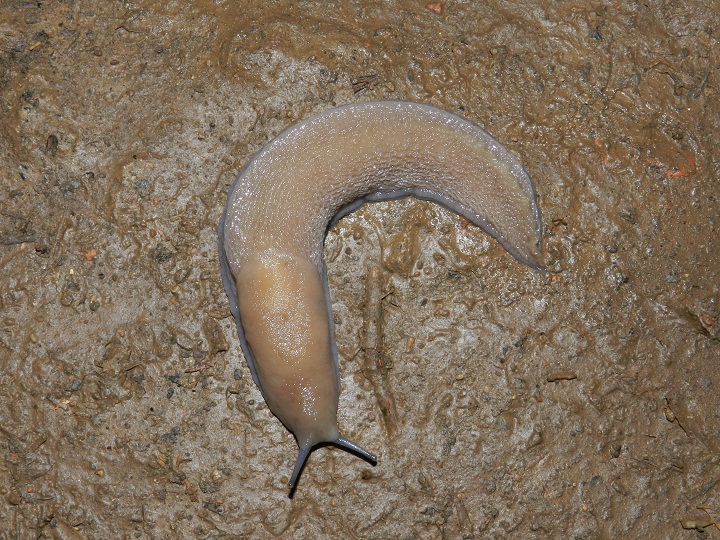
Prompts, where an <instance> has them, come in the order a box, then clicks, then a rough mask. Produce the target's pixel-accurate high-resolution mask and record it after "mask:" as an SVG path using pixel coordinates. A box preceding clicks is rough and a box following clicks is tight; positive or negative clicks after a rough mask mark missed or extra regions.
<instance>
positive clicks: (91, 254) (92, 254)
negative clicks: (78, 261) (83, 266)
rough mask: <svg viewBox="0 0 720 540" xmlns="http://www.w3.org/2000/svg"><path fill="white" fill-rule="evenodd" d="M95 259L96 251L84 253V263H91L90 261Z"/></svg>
mask: <svg viewBox="0 0 720 540" xmlns="http://www.w3.org/2000/svg"><path fill="white" fill-rule="evenodd" d="M95 257H97V250H96V249H91V250H90V251H88V252H87V253H85V260H86V261H92V260H94V259H95Z"/></svg>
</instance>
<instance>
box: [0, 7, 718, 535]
mask: <svg viewBox="0 0 720 540" xmlns="http://www.w3.org/2000/svg"><path fill="white" fill-rule="evenodd" d="M719 10H720V6H718V4H717V3H716V2H701V1H699V0H694V1H690V2H675V1H667V2H662V1H653V0H651V1H649V2H645V3H640V2H622V3H615V4H611V3H607V2H604V3H603V2H556V1H548V0H542V1H541V0H538V1H527V2H520V3H510V2H500V1H493V2H482V3H481V2H473V1H468V0H458V1H454V2H450V1H447V2H442V3H438V4H435V3H431V4H427V2H425V1H418V2H416V1H409V0H398V1H390V2H384V3H382V4H379V3H374V2H360V1H352V2H322V3H320V2H288V1H280V0H279V1H269V2H260V1H254V2H253V1H250V2H239V1H236V0H215V1H210V0H198V1H195V2H178V1H175V2H159V1H157V0H153V1H151V0H146V1H135V2H133V1H125V2H123V1H119V0H113V1H108V2H94V1H89V0H78V1H69V0H65V1H61V0H58V1H33V2H28V1H24V0H3V1H2V3H0V183H1V186H2V189H1V190H0V268H1V274H0V324H1V326H0V392H1V397H0V448H1V449H0V539H2V540H5V539H8V540H9V539H36V538H61V539H115V538H128V539H129V538H146V539H175V538H226V539H230V538H269V537H273V536H284V537H288V538H290V537H292V538H358V539H359V538H367V539H385V538H400V539H414V538H423V539H431V538H449V539H451V538H452V539H454V538H524V539H532V538H575V539H594V538H599V539H605V538H606V539H611V538H620V537H626V538H657V539H665V538H667V539H670V538H673V539H677V538H687V539H697V538H720V530H719V527H720V525H713V524H712V523H713V521H714V520H717V521H718V522H720V396H719V391H720V362H719V359H720V322H719V321H720V255H719V253H720V251H719V250H720V240H719V237H718V233H719V226H720V225H719V223H718V220H719V219H720V201H719V199H720V183H719V177H720V137H719V136H718V133H719V130H720V94H719V92H720V65H719V64H718V58H720V44H719V43H718V39H719V38H720V27H719V25H718V20H719V19H718V16H717V13H718V11H719ZM383 98H394V99H410V100H415V101H421V102H427V103H432V104H434V105H437V106H439V107H442V108H445V109H447V110H450V111H453V112H457V113H459V114H464V115H466V116H467V117H468V118H469V119H471V120H474V121H475V122H477V123H479V124H481V125H483V126H484V127H485V128H486V129H487V130H488V131H489V132H490V133H492V134H493V135H494V136H495V137H496V138H498V139H499V140H500V141H501V142H502V143H503V144H505V145H506V146H507V147H508V148H509V149H510V150H511V151H512V152H513V153H514V154H515V155H516V156H518V158H519V159H520V161H521V162H522V163H523V164H524V166H525V168H526V170H527V171H528V172H529V173H530V175H531V176H532V177H533V178H534V180H535V182H536V185H537V189H538V192H539V195H540V204H541V206H542V210H543V217H544V223H545V228H544V234H545V242H546V254H545V257H546V262H547V265H548V268H549V272H548V273H547V274H544V275H543V274H540V273H537V272H534V271H532V270H530V269H528V268H526V267H523V266H521V265H520V264H518V263H517V262H516V261H515V260H514V259H512V257H510V256H509V255H508V254H507V253H506V252H504V251H503V249H502V248H501V247H500V246H499V245H498V244H497V243H496V242H494V241H491V240H489V239H488V237H487V236H486V235H485V234H483V233H482V232H480V231H479V230H477V229H476V228H474V227H472V226H469V225H468V224H467V223H466V222H464V221H462V220H460V219H459V218H457V217H456V216H454V215H453V214H451V213H449V212H447V211H445V210H444V209H442V208H440V207H438V206H435V205H433V204H430V203H425V202H419V201H413V200H404V201H399V202H392V203H382V204H374V205H368V206H365V207H363V208H361V209H360V210H359V211H358V212H356V213H354V214H352V215H350V216H348V217H346V218H345V219H343V220H342V221H341V222H340V223H339V225H338V226H337V227H335V228H334V229H333V230H331V231H330V233H329V236H328V239H327V243H326V251H325V257H326V260H327V261H328V268H329V274H330V282H331V292H332V298H333V308H334V313H335V319H336V333H337V341H338V348H339V352H340V358H341V361H340V364H341V377H342V395H341V403H340V420H339V421H340V425H341V428H342V429H343V430H344V431H345V433H346V434H347V435H348V437H349V438H351V439H353V440H356V441H357V442H358V443H360V444H362V445H363V446H365V447H366V448H368V449H370V450H371V451H374V452H377V453H378V455H379V463H378V465H377V466H376V467H371V466H370V465H368V464H367V463H365V462H364V461H362V460H360V459H358V458H356V457H354V456H352V455H350V454H347V453H345V452H342V451H340V450H337V449H331V448H324V449H321V450H318V451H316V452H315V453H314V454H313V455H312V457H311V458H310V461H309V463H308V466H307V467H306V469H305V472H304V474H303V476H302V478H301V481H300V485H299V487H298V489H297V492H296V494H295V496H294V498H289V497H288V491H287V489H286V486H285V484H286V482H287V478H288V475H289V473H290V470H291V467H292V463H293V461H294V459H295V455H296V445H295V442H294V440H293V438H292V436H291V435H290V433H288V432H287V431H286V430H285V429H284V428H283V426H282V425H281V424H280V423H279V422H278V421H277V420H276V419H275V418H274V417H273V416H272V415H271V414H270V413H269V411H268V409H267V407H266V406H265V404H264V402H263V400H262V398H261V396H260V393H259V391H258V390H257V388H256V387H255V385H254V384H253V382H252V380H251V378H250V375H249V372H248V369H247V368H246V366H245V364H244V362H243V359H242V356H241V352H240V348H239V346H238V342H237V337H236V332H235V328H234V325H233V321H232V319H231V316H230V313H229V310H228V302H227V299H226V297H225V293H224V291H223V288H222V284H221V280H220V274H219V267H218V262H217V241H216V227H217V221H218V218H219V217H220V214H221V211H222V208H223V206H224V204H225V197H226V191H227V188H228V186H229V185H230V183H231V182H232V180H233V177H234V175H235V174H236V173H237V172H238V171H239V169H240V168H241V167H242V165H243V164H244V163H245V162H246V160H247V159H248V158H249V156H250V155H252V153H253V152H255V151H257V150H258V149H259V148H261V147H262V145H263V144H265V143H266V142H267V141H268V140H270V139H271V138H272V137H273V136H275V135H276V134H277V133H279V132H280V131H281V130H282V129H283V128H285V127H287V126H288V125H290V124H291V123H293V122H294V121H296V120H299V119H302V118H304V117H307V116H308V115H310V114H312V113H315V112H319V111H322V110H325V109H328V108H330V107H333V106H335V105H339V104H344V103H350V102H355V101H361V100H376V99H383Z"/></svg>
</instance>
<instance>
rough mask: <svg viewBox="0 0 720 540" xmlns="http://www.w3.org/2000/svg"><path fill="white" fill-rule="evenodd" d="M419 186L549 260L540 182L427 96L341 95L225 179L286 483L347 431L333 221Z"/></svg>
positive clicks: (509, 242)
mask: <svg viewBox="0 0 720 540" xmlns="http://www.w3.org/2000/svg"><path fill="white" fill-rule="evenodd" d="M410 195H411V196H415V197H418V198H421V199H428V200H431V201H435V202H437V203H440V204H442V205H444V206H446V207H447V208H449V209H451V210H453V211H455V212H457V213H459V214H461V215H462V216H464V217H465V218H467V219H468V220H470V221H471V222H472V223H474V224H475V225H477V226H478V227H481V228H482V229H483V230H485V231H486V232H487V233H489V234H490V235H491V236H493V237H495V238H496V239H497V240H498V241H499V242H500V243H501V244H502V245H503V246H504V247H505V249H507V251H509V252H510V253H511V254H512V255H513V256H515V258H517V259H518V260H519V261H520V262H522V263H524V264H527V265H528V266H531V267H533V268H536V269H540V268H542V262H541V252H542V237H541V233H542V225H541V220H540V209H539V207H538V205H537V202H536V194H535V188H534V186H533V183H532V180H531V179H530V177H529V176H528V175H527V173H526V172H525V171H524V170H523V168H522V166H521V165H520V163H518V161H517V160H516V159H515V158H514V157H513V156H512V155H511V154H509V153H508V152H507V150H506V149H505V148H504V147H503V146H502V145H501V144H500V143H499V142H497V141H496V140H495V139H494V138H493V137H491V136H490V135H488V134H487V133H486V132H485V131H484V130H483V129H481V128H480V127H479V126H477V125H476V124H474V123H472V122H470V121H468V120H466V119H464V118H462V117H460V116H457V115H455V114H452V113H449V112H447V111H444V110H441V109H438V108H436V107H433V106H430V105H423V104H419V103H413V102H407V101H379V102H367V103H357V104H352V105H345V106H342V107H338V108H335V109H330V110H328V111H325V112H323V113H321V114H318V115H316V116H312V117H310V118H308V119H306V120H304V121H302V122H299V123H297V124H295V125H293V126H291V127H289V128H288V129H286V130H285V131H283V132H282V133H281V134H280V135H278V136H277V137H276V138H275V139H273V140H272V141H270V142H269V143H268V144H267V145H266V146H265V147H264V148H262V149H261V150H260V151H259V152H258V153H257V154H255V156H253V157H252V159H250V161H249V162H248V163H247V165H245V167H244V168H243V169H242V170H241V171H240V173H239V175H238V177H237V179H236V180H235V183H234V184H233V185H232V187H231V188H230V192H229V195H228V203H227V207H226V209H225V212H224V214H223V217H222V219H221V220H220V228H219V237H220V262H221V269H222V278H223V283H224V286H225V290H226V292H227V295H228V297H229V299H230V310H231V312H232V314H233V316H234V317H235V321H236V323H237V330H238V335H239V338H240V342H241V345H242V350H243V353H244V355H245V359H246V361H247V363H248V366H249V367H250V371H251V373H252V377H253V380H254V381H255V383H256V384H257V385H258V386H259V388H260V390H261V392H262V395H263V397H264V398H265V401H266V402H267V404H268V406H269V407H270V410H271V411H272V412H273V414H275V416H277V417H278V418H279V419H280V421H281V422H282V423H283V424H284V425H285V427H287V428H288V429H289V430H290V431H291V432H292V433H293V434H294V435H295V438H296V439H297V442H298V445H299V447H300V452H299V455H298V458H297V461H296V464H295V468H294V470H293V472H292V475H291V477H290V481H289V486H290V487H291V488H293V487H294V486H295V484H296V482H297V479H298V476H299V474H300V471H301V470H302V468H303V465H304V463H305V460H306V459H307V457H308V455H309V454H310V452H311V451H312V449H313V447H315V446H316V445H319V444H322V443H333V444H335V445H338V446H340V447H343V448H346V449H349V450H352V451H353V452H355V453H357V454H360V455H361V456H363V457H364V458H366V459H367V460H369V461H371V462H375V461H376V459H375V456H374V455H372V454H371V453H369V452H367V451H366V450H364V449H362V448H361V447H359V446H358V445H356V444H355V443H352V442H350V441H348V440H346V439H345V438H344V437H342V436H341V435H340V433H339V432H338V428H337V407H338V393H339V376H338V366H337V351H336V348H335V341H334V335H333V324H332V320H333V318H332V313H331V306H330V299H329V293H328V286H327V278H326V274H325V265H324V263H323V260H322V250H323V242H324V239H325V234H326V232H327V229H328V227H329V226H330V223H331V220H333V218H335V220H337V219H339V217H340V216H342V215H345V214H347V213H348V212H351V211H353V210H355V209H356V208H358V207H359V206H360V205H361V204H362V203H363V202H366V201H377V200H383V199H394V198H399V197H405V196H410Z"/></svg>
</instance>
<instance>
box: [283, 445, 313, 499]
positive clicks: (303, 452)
mask: <svg viewBox="0 0 720 540" xmlns="http://www.w3.org/2000/svg"><path fill="white" fill-rule="evenodd" d="M310 452H312V446H301V447H300V450H299V451H298V457H297V459H296V460H295V467H294V468H293V472H292V475H290V481H289V482H288V487H289V488H290V489H294V488H295V485H296V484H297V480H298V477H299V476H300V471H302V469H303V467H304V466H305V462H306V461H307V458H308V456H309V455H310Z"/></svg>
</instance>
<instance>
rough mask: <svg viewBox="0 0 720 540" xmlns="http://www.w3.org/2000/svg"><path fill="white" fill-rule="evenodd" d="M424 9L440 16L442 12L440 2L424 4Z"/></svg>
mask: <svg viewBox="0 0 720 540" xmlns="http://www.w3.org/2000/svg"><path fill="white" fill-rule="evenodd" d="M425 8H426V9H429V10H430V11H434V12H435V13H437V14H438V15H442V12H443V5H442V2H430V3H429V4H425Z"/></svg>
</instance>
